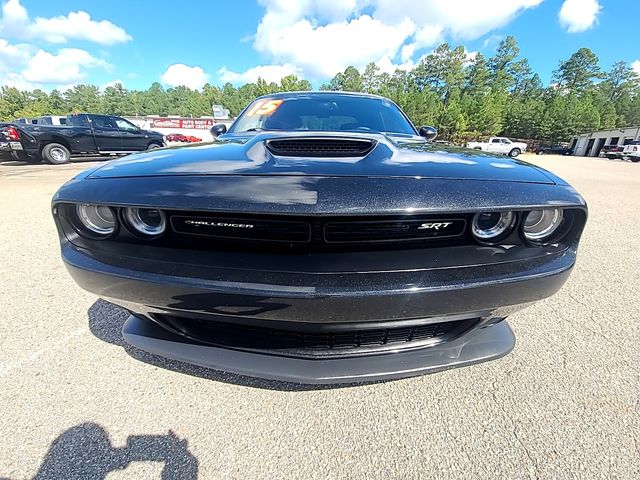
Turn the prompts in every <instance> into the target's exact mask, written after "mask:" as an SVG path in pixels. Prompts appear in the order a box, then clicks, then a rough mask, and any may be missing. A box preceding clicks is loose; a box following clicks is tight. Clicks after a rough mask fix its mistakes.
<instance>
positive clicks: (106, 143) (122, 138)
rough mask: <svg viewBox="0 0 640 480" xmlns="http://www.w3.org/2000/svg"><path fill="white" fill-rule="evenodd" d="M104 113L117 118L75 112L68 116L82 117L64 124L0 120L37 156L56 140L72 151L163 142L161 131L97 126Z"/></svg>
mask: <svg viewBox="0 0 640 480" xmlns="http://www.w3.org/2000/svg"><path fill="white" fill-rule="evenodd" d="M98 117H101V118H102V117H104V118H109V119H116V118H120V117H114V116H110V115H95V114H74V115H70V116H69V118H70V119H79V120H83V121H82V122H80V121H78V122H70V123H68V124H67V125H32V124H17V123H16V124H2V127H7V126H13V127H14V128H16V129H17V130H18V133H19V135H20V143H21V144H22V150H23V152H24V153H25V154H27V155H30V156H32V157H38V156H39V154H40V152H41V151H42V148H43V147H44V146H45V145H47V144H50V143H59V144H61V145H64V146H65V147H67V148H68V149H69V151H70V152H71V154H74V155H75V154H81V153H101V152H124V151H127V152H128V151H143V150H146V149H147V148H148V147H149V145H150V144H152V143H153V144H157V145H159V146H163V145H164V140H163V136H162V134H161V133H158V132H154V131H150V130H142V129H139V130H138V131H135V132H129V131H125V130H120V129H117V128H116V129H114V128H100V127H97V126H96V125H95V119H96V118H98Z"/></svg>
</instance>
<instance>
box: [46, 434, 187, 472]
mask: <svg viewBox="0 0 640 480" xmlns="http://www.w3.org/2000/svg"><path fill="white" fill-rule="evenodd" d="M132 462H160V463H162V464H163V469H162V476H161V478H162V479H165V480H170V479H171V480H173V479H180V480H191V479H195V478H197V475H198V460H197V459H196V457H195V456H194V455H193V454H192V453H191V452H190V451H189V449H188V447H187V441H186V440H180V439H179V438H178V437H177V436H176V435H175V434H174V433H173V432H171V431H169V433H168V434H167V435H132V436H129V437H128V438H127V444H126V445H125V446H124V447H121V448H120V447H113V446H112V444H111V441H110V439H109V435H108V433H107V432H106V431H105V429H104V428H103V427H101V426H100V425H98V424H96V423H83V424H80V425H76V426H75V427H72V428H70V429H68V430H66V431H65V432H64V433H62V434H61V435H60V436H59V437H58V438H57V439H56V440H55V441H54V442H53V443H52V444H51V447H49V451H48V452H47V455H46V457H45V458H44V460H43V462H42V465H41V466H40V469H39V470H38V473H37V475H36V476H35V479H36V480H49V479H59V478H64V479H66V480H76V479H77V480H80V479H104V478H106V476H107V474H108V473H109V472H113V471H117V470H124V469H125V468H127V467H128V466H129V465H130V464H131V463H132Z"/></svg>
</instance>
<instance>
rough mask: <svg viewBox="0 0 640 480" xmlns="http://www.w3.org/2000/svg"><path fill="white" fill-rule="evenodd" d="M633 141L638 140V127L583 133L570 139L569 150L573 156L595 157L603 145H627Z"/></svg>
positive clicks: (639, 129)
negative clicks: (571, 150)
mask: <svg viewBox="0 0 640 480" xmlns="http://www.w3.org/2000/svg"><path fill="white" fill-rule="evenodd" d="M634 140H640V126H636V127H624V128H614V129H612V130H602V131H599V132H591V133H583V134H582V135H577V136H575V137H572V138H571V148H573V154H574V155H577V156H582V157H597V156H598V155H600V150H602V147H604V146H605V145H627V144H628V143H630V142H633V141H634Z"/></svg>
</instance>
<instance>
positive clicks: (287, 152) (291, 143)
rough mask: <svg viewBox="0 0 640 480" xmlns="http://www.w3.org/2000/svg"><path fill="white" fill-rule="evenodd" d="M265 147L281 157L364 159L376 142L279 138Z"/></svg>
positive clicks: (368, 140) (269, 141)
mask: <svg viewBox="0 0 640 480" xmlns="http://www.w3.org/2000/svg"><path fill="white" fill-rule="evenodd" d="M265 145H266V147H267V150H269V151H270V152H271V153H272V154H273V155H277V156H279V157H328V158H335V157H364V156H365V155H367V154H368V153H369V152H370V151H371V150H373V147H375V145H376V141H375V140H370V139H352V138H330V137H329V138H327V137H320V138H309V137H307V138H279V139H272V140H266V141H265Z"/></svg>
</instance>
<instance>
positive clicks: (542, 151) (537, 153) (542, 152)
mask: <svg viewBox="0 0 640 480" xmlns="http://www.w3.org/2000/svg"><path fill="white" fill-rule="evenodd" d="M536 155H544V150H538V151H537V152H536Z"/></svg>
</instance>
